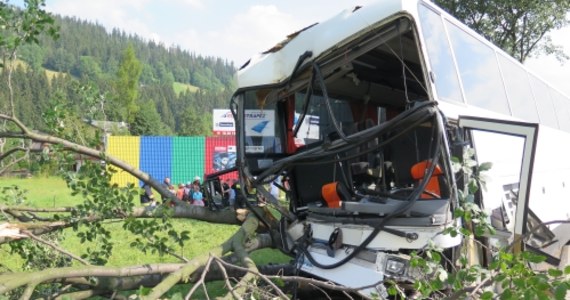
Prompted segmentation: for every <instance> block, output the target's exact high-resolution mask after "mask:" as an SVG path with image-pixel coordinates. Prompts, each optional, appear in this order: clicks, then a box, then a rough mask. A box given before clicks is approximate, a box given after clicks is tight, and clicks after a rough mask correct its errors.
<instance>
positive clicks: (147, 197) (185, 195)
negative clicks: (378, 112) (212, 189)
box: [140, 176, 205, 206]
mask: <svg viewBox="0 0 570 300" xmlns="http://www.w3.org/2000/svg"><path fill="white" fill-rule="evenodd" d="M200 179H201V178H200V176H196V177H194V180H193V181H192V182H188V183H187V184H183V183H180V184H179V185H178V189H176V188H175V187H174V185H173V184H172V183H171V181H170V177H166V178H164V181H163V182H162V185H163V187H164V188H166V189H167V190H169V191H170V192H171V193H172V194H174V195H176V198H178V200H181V201H184V202H188V203H190V204H192V205H197V206H204V205H205V203H204V195H203V194H202V190H201V187H200ZM142 189H143V191H142V193H141V196H140V201H141V204H142V205H143V206H156V204H157V202H156V199H155V197H154V194H153V192H152V188H151V187H150V185H148V184H147V183H145V184H144V185H143V186H142ZM163 200H164V199H163ZM163 202H164V201H163Z"/></svg>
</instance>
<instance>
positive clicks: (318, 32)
mask: <svg viewBox="0 0 570 300" xmlns="http://www.w3.org/2000/svg"><path fill="white" fill-rule="evenodd" d="M418 2H419V1H411V0H382V1H379V2H376V3H373V4H370V5H366V6H362V7H359V6H357V7H352V8H349V9H345V10H343V11H342V12H341V13H339V14H337V15H336V16H334V17H332V18H330V19H328V20H326V21H324V22H321V23H318V24H314V25H311V26H309V27H306V28H304V29H301V30H300V31H298V32H296V33H293V34H291V35H289V36H288V38H287V39H286V40H284V41H283V42H281V43H280V44H278V45H276V46H275V47H273V48H272V49H270V50H268V51H265V52H263V53H260V54H257V55H256V56H254V57H252V58H251V59H250V60H248V62H246V63H245V64H244V66H242V67H241V68H240V69H239V71H238V87H239V88H244V87H252V86H259V85H267V84H277V83H280V82H283V81H284V80H286V79H287V78H288V77H289V76H290V75H291V72H292V71H293V68H294V67H295V64H296V63H297V60H298V58H299V56H300V55H302V54H303V53H304V52H305V51H311V52H312V53H313V55H312V57H311V58H310V59H308V60H306V62H307V61H311V60H314V59H315V58H317V57H319V56H320V55H322V54H326V53H328V52H327V50H330V49H333V48H336V47H339V46H341V45H343V44H345V43H346V42H349V41H351V40H353V39H354V38H356V37H358V36H359V35H360V34H361V33H365V32H368V31H369V30H370V29H371V28H375V27H377V26H379V24H380V23H379V22H380V21H382V20H384V19H386V18H387V17H390V16H392V15H395V14H398V13H402V12H406V11H410V12H412V13H414V12H416V11H417V3H418Z"/></svg>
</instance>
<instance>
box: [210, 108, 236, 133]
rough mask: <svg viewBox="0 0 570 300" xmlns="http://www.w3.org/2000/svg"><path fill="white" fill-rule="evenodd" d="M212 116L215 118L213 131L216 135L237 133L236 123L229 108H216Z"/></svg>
mask: <svg viewBox="0 0 570 300" xmlns="http://www.w3.org/2000/svg"><path fill="white" fill-rule="evenodd" d="M212 116H213V120H214V127H213V132H214V134H215V135H234V134H235V132H236V123H235V120H234V116H233V115H232V112H231V111H230V110H229V109H214V112H213V113H212Z"/></svg>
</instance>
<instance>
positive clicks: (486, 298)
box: [481, 291, 495, 300]
mask: <svg viewBox="0 0 570 300" xmlns="http://www.w3.org/2000/svg"><path fill="white" fill-rule="evenodd" d="M494 295H495V294H494V293H493V292H490V291H486V292H484V293H483V294H481V299H483V300H489V299H493V296H494Z"/></svg>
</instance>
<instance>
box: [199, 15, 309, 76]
mask: <svg viewBox="0 0 570 300" xmlns="http://www.w3.org/2000/svg"><path fill="white" fill-rule="evenodd" d="M304 25H306V24H303V22H302V21H300V20H298V19H296V18H295V17H294V16H292V15H289V14H286V13H283V12H281V11H279V10H278V9H277V7H276V6H274V5H268V6H262V5H255V6H251V7H250V8H249V9H248V10H247V11H246V12H244V13H239V14H236V15H235V16H234V17H233V18H232V19H231V21H230V23H229V24H227V26H224V28H223V29H221V30H217V31H208V32H206V33H205V34H204V36H203V42H204V44H203V45H202V47H203V49H204V50H203V52H204V53H212V54H213V55H219V56H222V57H227V58H229V59H231V60H233V61H234V62H235V63H236V64H237V65H241V64H242V63H244V62H245V61H246V60H247V59H248V58H249V57H251V56H253V55H255V54H256V53H258V52H262V51H264V50H267V49H269V48H271V47H272V46H273V45H275V44H276V43H278V42H280V41H282V40H283V39H285V37H286V35H287V34H290V33H293V32H295V31H296V30H298V29H301V28H302V27H303V26H304ZM202 47H200V48H202Z"/></svg>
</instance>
